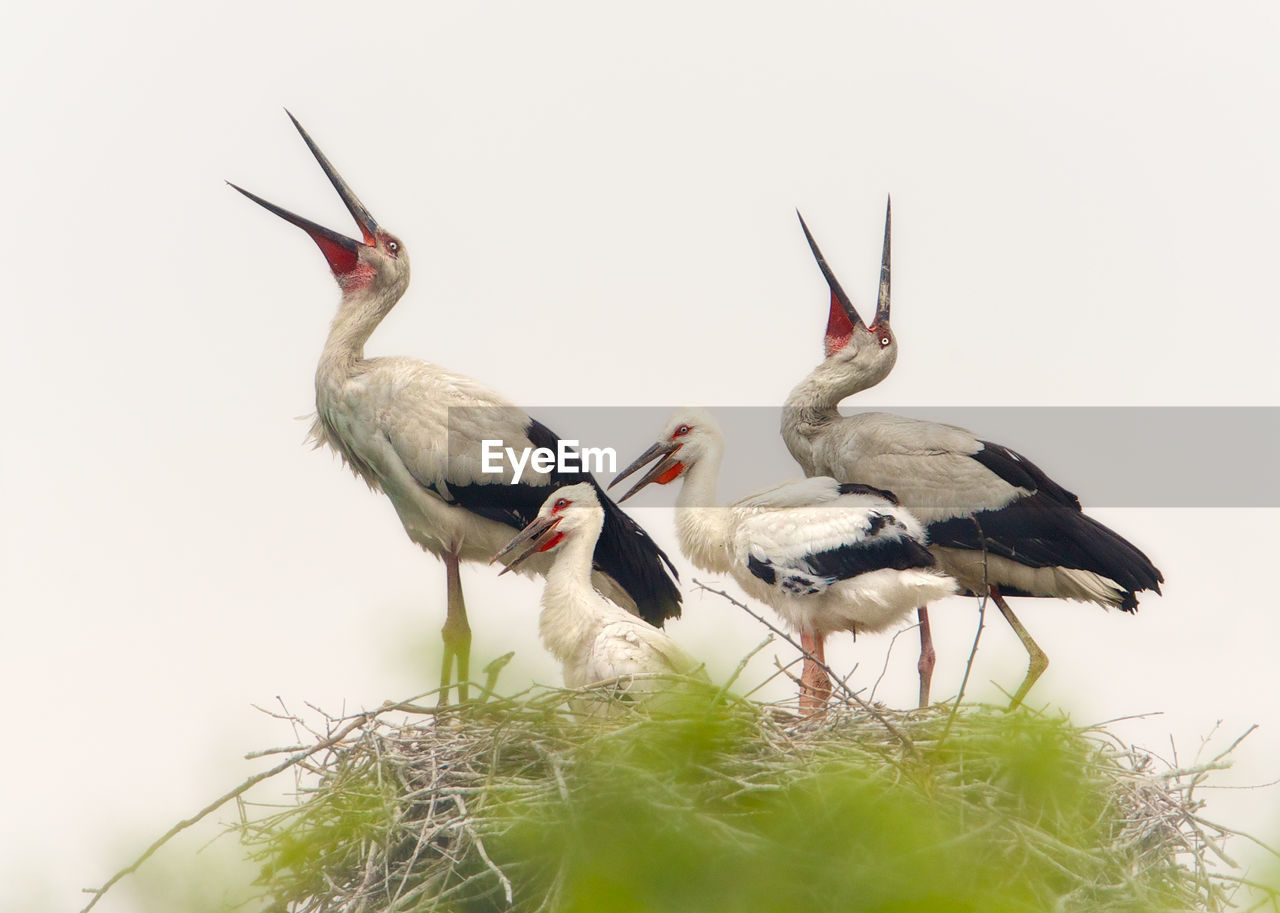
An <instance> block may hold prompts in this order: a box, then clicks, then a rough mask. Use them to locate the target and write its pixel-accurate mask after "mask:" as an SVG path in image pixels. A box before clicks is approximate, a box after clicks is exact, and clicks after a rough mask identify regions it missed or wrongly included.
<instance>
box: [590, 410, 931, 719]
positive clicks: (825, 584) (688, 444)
mask: <svg viewBox="0 0 1280 913" xmlns="http://www.w3.org/2000/svg"><path fill="white" fill-rule="evenodd" d="M723 457H724V435H723V434H722V432H721V430H720V426H719V425H718V424H717V422H716V421H715V419H714V418H713V417H712V416H711V414H710V413H708V412H707V411H705V410H703V409H679V410H677V411H676V412H675V414H674V415H672V417H671V419H670V420H669V421H668V422H667V424H666V427H665V428H664V429H663V431H662V434H661V436H660V437H659V438H658V441H657V442H656V443H655V444H653V446H651V447H650V448H649V449H648V450H646V451H645V452H644V453H643V454H641V455H640V456H639V457H638V458H637V459H636V460H635V462H633V463H632V464H631V465H629V466H628V467H627V468H626V469H624V470H623V471H622V472H621V473H619V474H618V476H617V477H616V478H615V479H614V480H613V481H612V482H611V483H610V484H609V487H610V488H612V487H613V486H614V485H617V484H618V483H619V482H621V481H622V480H623V479H625V478H626V477H628V476H629V475H631V474H632V473H634V472H636V471H637V470H639V469H640V468H641V467H643V466H646V465H648V464H649V463H650V462H652V461H653V460H658V462H657V463H656V464H655V465H654V466H653V468H652V469H650V470H649V472H648V473H647V474H645V475H644V476H643V477H641V479H640V480H639V481H638V482H636V484H635V485H634V486H633V487H632V488H631V490H630V491H628V492H627V493H626V494H625V495H623V496H622V498H621V499H620V500H621V501H625V500H627V498H630V497H631V496H632V495H634V494H635V493H636V492H638V491H640V490H641V489H642V488H644V487H645V486H646V485H648V484H650V483H651V482H657V483H658V484H660V485H665V484H667V483H669V482H673V481H675V480H676V479H677V478H680V477H683V479H684V481H683V483H682V484H681V488H680V494H679V495H678V497H677V499H676V518H675V520H676V532H677V536H678V538H679V541H680V550H681V551H682V552H684V555H685V557H686V558H688V559H689V560H690V561H691V562H693V564H695V565H696V566H697V567H699V568H702V569H703V570H706V571H710V572H712V573H717V574H723V573H727V574H729V575H731V576H732V577H733V579H734V580H735V581H736V582H737V584H738V585H739V586H740V587H742V589H743V591H744V592H746V593H747V594H748V595H749V596H751V597H752V598H754V599H758V600H760V601H761V602H763V603H765V604H766V605H768V606H770V607H771V608H772V609H773V610H774V611H775V612H777V613H778V615H779V616H780V617H781V618H782V619H783V621H784V622H786V623H787V624H788V625H789V626H790V627H791V628H792V629H793V630H795V631H797V632H799V634H800V638H801V646H802V647H803V648H804V650H805V652H806V654H807V656H812V657H813V658H814V659H816V660H817V662H811V661H808V659H807V658H806V662H805V665H804V672H803V674H802V675H801V708H802V709H804V710H813V709H816V708H818V707H820V706H821V705H822V704H824V703H825V702H826V699H827V697H828V696H829V695H830V693H831V682H830V679H829V676H828V675H827V672H826V669H825V662H826V661H825V655H824V649H823V647H824V642H825V640H826V638H827V636H829V635H830V634H831V633H833V632H835V631H852V632H854V633H855V634H856V633H860V632H863V631H869V632H870V631H883V630H884V629H885V628H887V627H889V626H890V625H892V624H893V623H894V622H896V621H898V620H899V619H900V618H902V616H903V615H905V614H906V613H908V612H910V611H911V610H912V609H914V608H916V607H917V606H921V605H926V604H927V603H929V602H932V601H933V600H935V599H941V598H942V597H944V596H949V595H951V594H952V593H954V592H955V590H956V587H955V582H954V581H953V580H952V579H951V578H950V577H947V576H946V575H944V574H942V573H941V572H940V571H939V570H938V569H937V568H936V564H937V562H936V560H935V559H934V557H933V555H932V554H930V553H929V551H928V549H927V548H926V547H925V541H926V540H925V533H924V530H923V529H922V528H921V526H920V524H919V522H917V521H916V519H915V518H914V517H912V516H911V515H910V514H909V513H908V512H907V511H906V510H904V509H903V508H901V507H899V506H898V504H897V502H896V501H895V500H894V498H893V496H892V495H890V494H889V493H887V492H884V491H881V490H879V489H876V488H873V487H870V486H867V485H848V484H841V483H840V482H837V481H836V480H835V479H831V478H809V479H801V480H797V481H791V482H786V483H784V484H782V485H778V486H776V487H774V488H770V489H768V490H766V491H762V492H759V493H757V494H754V495H751V496H749V497H747V498H743V499H742V500H740V501H737V502H735V503H733V504H730V505H728V506H721V505H720V504H719V503H718V497H717V487H718V483H719V478H720V464H721V461H722V459H723Z"/></svg>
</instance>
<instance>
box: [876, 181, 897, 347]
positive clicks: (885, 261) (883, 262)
mask: <svg viewBox="0 0 1280 913" xmlns="http://www.w3.org/2000/svg"><path fill="white" fill-rule="evenodd" d="M892 230H893V197H890V198H889V200H888V202H887V203H885V206H884V251H883V252H882V253H881V254H880V294H879V296H878V297H877V298H876V322H875V326H878V327H881V326H885V325H886V324H887V323H888V322H889V235H890V234H891V233H892Z"/></svg>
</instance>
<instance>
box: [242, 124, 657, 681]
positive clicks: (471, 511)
mask: <svg viewBox="0 0 1280 913" xmlns="http://www.w3.org/2000/svg"><path fill="white" fill-rule="evenodd" d="M289 118H290V119H291V120H293V125H294V126H295V127H297V129H298V132H299V133H300V134H301V135H302V139H303V140H304V141H305V142H306V144H307V147H308V148H309V149H310V150H311V153H312V155H314V156H315V159H316V161H317V162H319V163H320V167H321V168H322V169H323V170H324V173H325V174H326V175H327V176H328V178H329V181H330V182H331V183H332V184H333V187H334V189H335V190H337V192H338V195H339V196H340V197H341V198H342V202H343V203H344V204H345V205H346V207H347V209H348V210H349V211H350V213H351V215H352V217H353V218H354V219H355V221H356V224H357V225H358V226H359V227H360V232H361V235H362V240H360V241H356V240H353V239H351V238H348V237H345V236H344V235H341V234H339V233H337V232H334V231H331V230H329V229H327V228H325V227H323V226H321V225H317V224H316V223H315V222H312V221H310V220H308V219H304V218H302V217H301V216H298V215H295V214H294V213H292V212H289V211H288V210H286V209H282V208H280V207H279V206H276V205H275V204H273V203H268V202H267V201H266V200H264V199H262V198H261V197H259V196H256V195H255V194H252V193H250V192H249V191H247V190H244V189H242V188H240V187H236V186H235V185H234V184H232V185H231V186H232V187H235V189H236V190H239V191H240V192H241V193H243V194H244V195H245V196H247V197H248V198H249V199H251V200H253V201H254V202H255V203H258V204H259V205H261V206H263V207H265V208H266V209H268V210H269V211H271V212H273V213H275V214H276V215H277V216H280V217H281V218H282V219H284V220H285V221H287V222H290V223H292V224H293V225H296V226H298V227H299V228H301V229H302V230H303V231H305V232H306V233H307V234H308V235H309V236H310V237H311V239H312V240H313V241H315V243H316V245H317V246H318V247H319V248H320V252H321V253H322V254H324V257H325V260H327V261H328V263H329V268H330V269H331V270H332V271H333V275H334V278H335V279H337V281H338V286H339V288H340V289H341V290H342V300H341V302H340V303H339V305H338V313H337V316H336V317H335V318H334V320H333V324H332V326H331V327H330V330H329V337H328V339H327V340H326V341H325V345H324V351H323V352H322V353H321V355H320V364H319V366H318V367H317V369H316V419H315V423H314V425H313V426H312V429H311V439H312V440H313V441H314V442H315V443H316V444H317V446H318V445H321V444H325V445H328V446H329V447H331V448H332V449H333V450H335V451H337V453H339V454H340V455H341V456H342V458H343V460H344V461H345V462H346V464H347V465H348V466H349V467H350V468H351V469H352V471H353V472H354V473H355V474H356V475H357V476H359V477H360V478H362V479H364V481H365V482H366V483H368V485H369V487H370V488H371V489H374V490H375V491H376V490H381V491H382V492H384V493H385V494H386V495H387V497H388V498H390V500H391V503H392V505H393V506H394V507H395V509H396V513H397V514H398V515H399V517H400V522H401V523H402V524H403V525H404V529H405V532H406V533H408V535H409V538H410V539H412V540H413V541H414V542H416V543H417V544H418V545H419V546H421V547H422V548H423V549H425V550H426V551H428V552H431V553H432V554H433V555H436V556H437V557H439V558H441V559H442V560H443V561H444V564H445V572H446V579H447V591H448V615H447V618H446V620H445V624H444V629H443V631H442V634H443V637H444V644H445V653H444V663H443V669H442V670H441V693H440V700H441V702H442V703H443V702H445V701H446V700H447V695H448V693H449V685H450V683H451V678H450V673H451V667H452V666H453V665H454V663H455V662H456V665H457V681H458V694H459V697H460V698H461V699H464V700H465V699H466V693H467V692H466V682H467V678H468V659H469V653H470V644H471V628H470V625H469V623H468V621H467V616H466V606H465V604H464V602H463V597H462V581H461V577H460V575H459V566H460V564H461V562H463V561H480V562H487V561H488V560H489V557H490V556H491V555H492V554H493V553H494V552H495V551H497V550H498V549H499V548H501V547H502V545H503V544H504V543H505V542H506V541H507V540H508V539H510V538H511V533H512V531H513V530H519V529H520V528H522V527H523V526H525V524H527V523H528V522H529V521H530V520H532V519H533V518H534V517H535V516H536V515H537V512H538V507H539V505H541V504H542V502H543V500H544V499H545V498H546V496H547V494H548V493H549V492H551V491H553V490H554V489H556V488H558V487H560V486H561V485H566V484H571V483H578V482H581V483H584V484H586V485H587V486H588V487H598V486H596V483H595V480H594V479H593V478H592V477H591V475H590V474H589V473H586V472H564V471H559V470H557V469H552V470H550V471H545V472H538V471H534V470H533V469H531V468H528V469H526V470H525V471H524V473H523V475H522V476H521V478H520V480H519V481H518V482H516V481H515V475H516V472H515V470H514V469H513V467H512V466H510V465H507V463H506V462H505V461H503V465H502V468H501V469H500V470H498V471H497V472H487V471H486V467H485V461H484V460H483V459H482V457H483V452H482V446H483V442H484V441H490V442H492V441H498V442H500V444H501V445H502V446H503V447H507V448H512V449H513V451H517V452H519V451H531V449H532V448H545V449H549V450H551V451H552V452H557V451H558V445H559V438H557V437H556V435H555V434H553V433H552V432H551V431H550V430H549V429H548V428H547V427H546V426H544V425H542V424H541V423H540V422H537V421H535V420H534V419H532V418H530V417H529V416H528V415H526V414H525V413H524V412H523V411H521V410H520V409H518V408H517V407H515V406H514V405H512V404H511V403H509V402H507V401H506V400H505V399H503V398H502V397H500V396H498V395H497V394H496V393H493V392H492V391H490V390H489V389H488V388H486V387H484V386H483V385H481V384H480V383H478V382H477V381H474V380H472V379H471V378H469V377H464V376H463V375H460V374H454V373H451V372H449V371H446V370H444V369H443V368H440V367H438V366H436V365H433V364H429V363H427V362H423V361H417V360H415V359H411V358H366V357H365V354H364V347H365V343H366V342H367V341H368V339H369V336H370V335H371V334H372V333H373V331H374V330H375V329H376V328H377V327H378V325H379V324H380V323H381V322H382V320H383V318H384V317H386V316H387V314H388V312H390V310H391V308H392V307H394V306H395V304H396V302H397V301H399V300H400V297H401V296H402V295H403V294H404V293H405V290H406V289H407V288H408V286H409V254H408V251H407V250H406V249H405V246H404V244H403V242H401V241H400V239H399V238H397V237H396V236H395V235H392V234H391V233H389V232H388V231H387V230H386V229H384V228H382V227H381V226H380V225H378V223H377V222H375V221H374V219H373V216H372V215H370V213H369V210H368V209H366V208H365V206H364V204H362V203H361V202H360V200H359V199H357V197H356V195H355V193H354V192H352V190H351V188H350V187H349V186H348V185H347V183H346V181H344V180H343V179H342V178H341V177H340V176H339V175H338V172H337V171H336V170H335V169H334V167H333V166H332V165H331V164H330V163H329V160H328V159H327V158H326V157H325V156H324V154H323V153H322V152H321V151H320V149H319V148H318V147H317V146H316V144H315V143H314V142H313V141H312V139H311V137H310V136H308V135H307V132H306V131H305V130H304V129H303V128H302V125H301V124H299V123H298V121H297V120H296V119H294V118H293V115H292V114H290V115H289ZM496 452H499V453H501V452H502V451H501V449H499V450H498V451H496ZM489 462H490V465H492V460H491V461H489ZM600 504H601V510H602V514H603V518H604V519H603V532H602V534H601V536H600V537H599V541H598V542H596V543H595V548H594V552H593V554H592V556H591V557H592V561H591V565H592V579H593V581H594V582H595V585H596V586H598V587H599V588H600V589H601V591H602V592H604V593H605V594H606V595H608V597H609V598H610V599H613V600H614V601H615V602H617V603H618V604H619V605H621V606H623V607H625V608H626V609H628V610H634V611H637V612H638V613H639V614H640V615H641V616H642V617H644V618H645V619H647V620H648V621H650V622H652V623H653V624H658V625H660V624H662V623H663V621H664V620H665V619H667V618H672V617H676V616H678V615H679V614H680V591H679V589H678V588H677V586H676V584H675V582H674V581H673V580H672V575H673V574H674V573H675V571H674V568H673V567H672V566H671V563H670V561H669V560H668V559H667V556H666V555H665V554H663V552H662V550H661V549H659V548H658V547H657V545H655V544H654V542H653V541H652V540H651V539H650V538H649V537H648V535H646V534H645V532H644V530H642V529H641V528H640V527H639V526H638V525H637V524H636V523H635V522H634V521H633V520H631V519H630V518H629V517H628V516H627V515H626V514H624V513H623V512H622V511H621V510H620V509H619V508H618V507H617V505H615V504H614V503H613V502H612V501H610V500H609V499H608V497H606V496H604V495H603V493H601V497H600ZM548 566H549V562H548V560H547V559H546V558H545V557H544V556H534V557H533V558H531V559H530V560H529V561H528V562H526V564H525V565H524V567H523V570H525V571H528V572H534V573H545V572H546V570H547V568H548Z"/></svg>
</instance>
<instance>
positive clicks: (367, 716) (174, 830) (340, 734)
mask: <svg viewBox="0 0 1280 913" xmlns="http://www.w3.org/2000/svg"><path fill="white" fill-rule="evenodd" d="M387 709H389V708H387ZM381 712H382V710H381V709H379V710H374V711H370V712H368V713H363V714H360V715H359V716H357V717H356V718H355V719H353V720H352V721H351V722H350V723H348V724H347V725H346V726H343V727H342V728H341V729H339V730H338V731H337V732H335V733H334V734H333V735H331V736H329V737H328V738H327V739H325V740H324V741H322V742H319V743H318V744H316V745H314V746H313V747H311V748H308V749H305V750H303V751H299V752H297V753H296V754H292V755H290V756H289V757H287V758H285V759H284V760H283V761H281V762H280V763H279V764H277V765H276V766H275V767H272V768H271V769H269V770H264V771H262V772H261V773H256V774H254V775H253V776H252V777H250V778H249V779H247V780H245V781H244V782H243V783H241V784H240V785H239V786H237V787H236V788H235V789H233V790H231V791H229V792H226V793H223V794H222V795H221V796H219V797H218V798H217V799H214V800H213V801H212V802H210V803H209V804H208V805H206V806H205V807H204V808H202V809H200V811H198V812H196V813H195V814H194V815H193V816H191V817H190V818H184V819H183V820H181V821H179V822H178V823H177V824H175V825H174V826H173V827H171V828H169V830H167V831H165V833H164V835H163V836H162V837H160V838H159V839H158V840H156V841H155V842H154V843H152V844H151V846H149V847H147V849H146V851H145V852H144V853H143V854H142V855H141V856H139V857H138V858H137V859H135V860H134V861H133V862H132V863H131V864H130V865H127V866H125V867H124V868H123V869H121V870H120V871H118V872H116V873H115V874H114V875H112V876H111V877H110V878H108V879H107V881H106V883H105V884H103V885H102V887H100V888H85V889H84V891H85V893H86V894H92V895H93V899H92V900H90V901H89V902H88V903H87V904H85V906H84V907H83V908H81V910H80V913H88V911H89V910H92V909H93V907H94V905H95V904H97V902H98V901H99V900H101V899H102V895H104V894H106V893H107V891H108V890H110V888H111V887H112V886H114V885H115V884H116V882H118V881H119V880H120V879H122V878H124V877H125V876H126V875H131V874H132V873H134V872H136V871H137V870H138V868H139V867H140V866H141V865H142V864H143V863H144V862H146V861H147V860H148V859H150V858H151V857H152V855H154V854H155V852H156V850H158V849H160V847H162V846H164V845H165V844H166V843H168V842H169V841H170V840H171V839H173V838H174V837H175V836H177V835H178V834H179V833H181V832H182V831H185V830H186V829H187V828H189V827H191V826H192V825H193V824H196V823H197V822H199V821H201V820H202V819H204V818H205V817H207V816H208V815H210V814H212V813H213V812H215V811H217V810H218V809H219V808H221V807H222V806H223V805H224V804H226V803H227V802H230V801H231V800H232V799H236V798H238V797H240V796H242V795H244V793H245V792H247V791H248V790H249V789H250V788H251V787H253V786H254V785H256V784H258V783H261V782H262V781H263V780H266V779H269V778H271V777H274V776H275V775H276V774H278V773H280V772H281V771H282V770H287V769H288V768H290V767H292V766H293V765H295V764H297V763H299V762H300V761H305V760H306V759H307V758H309V757H311V756H312V755H314V754H316V753H317V752H320V751H325V750H327V749H329V748H332V747H334V746H335V745H337V744H338V743H339V742H341V741H342V740H343V739H345V738H346V737H347V736H348V735H350V734H351V732H352V731H353V730H355V729H358V728H359V727H361V726H363V725H364V724H366V723H367V722H368V721H369V720H371V719H373V718H374V717H376V716H377V715H378V714H379V713H381Z"/></svg>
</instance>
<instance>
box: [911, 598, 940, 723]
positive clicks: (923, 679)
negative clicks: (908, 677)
mask: <svg viewBox="0 0 1280 913" xmlns="http://www.w3.org/2000/svg"><path fill="white" fill-rule="evenodd" d="M916 614H917V615H919V616H920V662H918V663H916V670H917V671H918V672H919V673H920V708H921V709H922V710H923V709H924V708H925V707H928V706H929V686H930V685H932V684H933V664H934V662H935V661H936V660H937V658H938V654H937V653H935V652H934V651H933V632H932V631H930V630H929V610H928V609H927V608H925V607H924V606H920V608H918V609H916Z"/></svg>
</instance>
